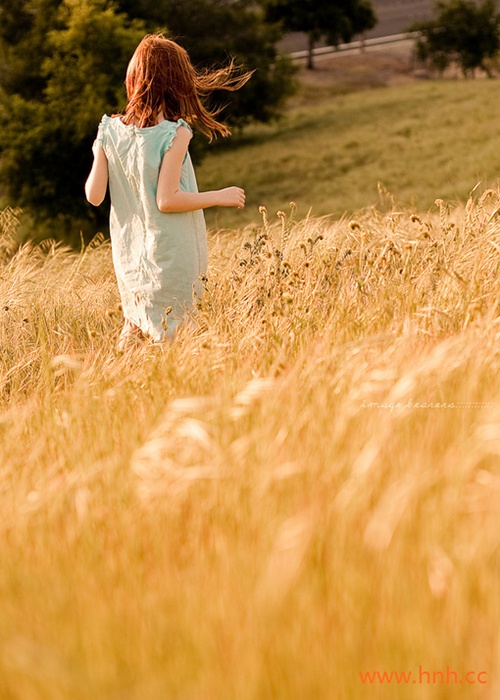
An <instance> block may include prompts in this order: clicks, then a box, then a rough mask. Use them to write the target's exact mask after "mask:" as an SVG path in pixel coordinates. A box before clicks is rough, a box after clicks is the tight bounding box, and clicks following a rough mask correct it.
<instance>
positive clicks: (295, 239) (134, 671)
mask: <svg viewBox="0 0 500 700" xmlns="http://www.w3.org/2000/svg"><path fill="white" fill-rule="evenodd" d="M384 196H387V195H384ZM439 205H440V213H439V214H438V213H436V214H428V215H417V214H416V213H414V212H411V211H408V210H404V211H399V210H398V209H397V207H396V206H395V205H394V206H389V211H387V212H385V213H382V212H381V211H378V210H376V209H370V210H367V211H362V212H359V213H358V214H357V215H356V216H355V217H353V218H352V219H343V220H341V221H331V220H328V219H309V218H305V219H302V220H299V221H298V222H295V221H294V220H293V219H294V212H293V210H292V212H291V213H290V212H288V213H286V214H285V213H280V215H279V217H278V218H277V219H276V218H275V217H274V216H273V217H272V219H273V222H274V223H271V224H270V223H269V222H268V221H267V214H266V212H265V211H264V212H263V216H264V220H263V223H262V225H259V226H256V227H253V228H252V227H249V228H247V229H245V230H244V231H241V232H235V231H219V232H216V233H212V234H211V236H210V266H209V271H208V275H207V279H206V280H205V281H204V285H205V294H204V297H203V300H202V302H201V304H200V309H199V311H198V314H197V315H196V316H195V317H194V319H193V321H194V322H193V323H192V324H191V325H186V326H185V327H184V328H183V329H182V331H181V332H180V334H179V337H178V339H177V341H176V342H175V343H173V344H171V345H168V346H165V347H158V346H154V345H149V344H147V343H145V344H143V345H142V346H139V347H137V348H135V349H131V350H130V351H129V352H127V353H125V354H122V355H120V354H117V352H116V350H115V346H116V340H117V336H118V333H119V330H120V325H121V312H120V309H119V306H118V294H117V288H116V284H115V280H114V276H113V271H112V263H111V256H110V248H109V244H108V243H107V242H104V241H103V240H102V239H101V238H100V237H97V238H96V239H95V240H94V242H93V243H92V244H91V245H90V246H89V247H87V248H86V249H84V250H82V251H81V252H80V253H76V252H74V251H71V250H69V249H67V248H64V247H62V246H60V245H57V244H55V243H51V242H48V243H44V244H43V245H42V246H34V245H30V244H28V245H24V246H23V247H21V248H18V249H17V248H16V245H15V227H16V216H17V213H16V212H12V211H5V212H3V214H2V219H1V222H0V223H1V226H2V231H3V234H2V247H1V256H2V264H1V271H0V297H1V307H0V309H1V310H0V313H1V314H2V324H1V326H0V347H1V384H0V402H1V413H0V441H1V453H0V503H1V513H2V517H1V520H0V552H1V562H2V563H1V567H0V697H1V698H2V700H14V699H15V700H42V699H43V700H48V699H50V700H88V699H89V698H99V699H100V700H101V699H108V698H109V699H113V700H114V699H115V698H120V700H144V699H147V700H165V699H167V698H168V699H170V698H182V699H183V700H188V699H189V700H198V699H202V700H209V699H210V700H212V699H213V700H226V699H228V700H229V699H236V700H250V699H251V700H254V699H258V700H261V699H263V700H264V699H267V698H279V699H283V700H285V699H286V700H290V699H295V698H297V699H300V700H302V699H309V698H315V699H319V698H324V699H325V700H326V699H328V700H330V699H335V700H337V699H339V700H344V699H345V700H351V699H356V698H362V697H367V698H375V699H378V698H387V697H391V698H398V699H399V698H412V699H413V698H415V699H416V698H418V699H419V700H427V699H431V698H432V699H433V700H434V699H435V698H439V699H441V698H453V699H455V698H458V699H460V698H467V699H470V698H487V699H488V700H494V699H495V698H497V697H498V696H499V694H500V685H499V677H498V670H499V667H500V663H499V662H500V644H499V637H498V627H499V622H500V576H499V573H500V528H499V526H498V523H499V515H498V514H499V509H500V469H499V455H500V402H499V400H498V390H499V385H500V380H499V366H500V351H499V339H500V283H499V277H498V271H499V260H500V220H499V211H500V193H499V192H497V191H494V192H492V191H489V192H486V193H484V194H483V195H482V196H481V197H475V198H474V197H471V199H470V200H469V202H468V203H467V205H466V206H463V207H462V206H458V207H456V208H452V209H451V211H448V207H447V205H446V204H445V203H442V202H441V203H439ZM447 666H448V667H451V668H452V669H454V670H455V671H457V672H458V673H465V672H468V671H472V672H474V673H476V674H477V673H479V672H481V671H485V672H486V673H487V683H485V684H480V683H479V682H477V681H476V682H475V683H474V684H471V683H467V684H451V683H444V684H440V683H439V682H438V683H437V684H434V683H426V682H423V683H420V682H418V683H413V682H411V683H409V684H407V685H404V684H396V683H395V682H394V681H393V683H392V686H391V688H388V687H387V685H386V684H377V683H374V684H369V683H368V684H363V683H362V681H361V679H360V675H359V674H360V672H364V671H375V670H379V671H388V672H390V671H401V670H403V671H405V670H406V671H412V672H414V673H415V676H414V678H417V677H418V676H417V673H418V671H419V667H422V668H424V669H425V670H426V671H430V672H431V673H432V672H439V671H442V670H443V669H444V670H446V668H447ZM424 678H425V677H424ZM438 678H439V677H438ZM482 678H483V679H484V676H483V677H482Z"/></svg>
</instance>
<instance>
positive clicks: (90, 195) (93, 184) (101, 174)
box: [85, 141, 108, 207]
mask: <svg viewBox="0 0 500 700" xmlns="http://www.w3.org/2000/svg"><path fill="white" fill-rule="evenodd" d="M92 153H93V154H94V162H93V164H92V170H91V171H90V175H89V176H88V178H87V182H86V183H85V195H86V197H87V199H88V201H89V202H90V203H91V204H93V205H94V206H95V207H98V206H99V204H101V203H102V201H103V199H104V197H105V196H106V190H107V189H108V159H107V158H106V154H105V153H104V150H103V148H102V146H101V145H100V144H99V143H98V142H97V141H94V145H93V146H92Z"/></svg>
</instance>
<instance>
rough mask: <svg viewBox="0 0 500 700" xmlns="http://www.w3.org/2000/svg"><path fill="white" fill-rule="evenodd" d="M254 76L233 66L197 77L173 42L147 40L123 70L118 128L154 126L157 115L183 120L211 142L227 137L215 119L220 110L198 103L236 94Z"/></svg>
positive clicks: (160, 36) (150, 37)
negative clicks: (222, 93)
mask: <svg viewBox="0 0 500 700" xmlns="http://www.w3.org/2000/svg"><path fill="white" fill-rule="evenodd" d="M253 72H254V71H248V72H245V73H243V74H242V73H241V71H239V70H238V69H237V68H236V67H235V65H234V61H231V62H230V63H229V65H228V66H226V67H224V68H221V69H219V70H202V71H198V70H196V69H195V68H194V66H193V65H192V63H191V61H190V58H189V56H188V53H187V51H186V50H185V49H183V48H182V47H181V46H179V44H176V43H175V41H172V40H170V39H167V38H166V37H165V36H163V34H159V33H158V34H147V35H146V36H145V37H144V39H143V40H142V41H141V42H140V44H139V45H138V47H137V48H136V50H135V51H134V54H133V56H132V58H131V59H130V62H129V64H128V68H127V77H126V79H125V87H126V89H127V99H128V103H127V106H126V108H125V114H124V116H123V122H124V123H125V124H135V125H136V126H139V127H147V126H154V125H155V124H156V123H157V121H158V117H159V116H160V115H163V116H164V118H165V119H169V120H172V121H176V120H177V119H179V118H181V117H182V118H183V119H185V120H186V121H187V122H188V123H189V124H191V125H192V126H193V127H194V128H196V129H198V130H199V131H201V132H202V133H204V134H205V135H206V136H208V137H209V138H210V140H212V139H213V138H214V136H217V135H220V136H229V134H230V133H231V132H230V131H229V129H228V127H227V126H226V125H225V124H223V123H221V122H219V121H217V119H215V116H216V115H217V113H218V111H220V110H210V109H208V108H207V107H205V105H204V104H203V102H202V100H203V98H204V97H207V96H208V95H209V94H210V93H211V92H213V91H214V90H230V91H234V90H238V89H239V88H240V87H242V85H244V84H245V83H246V82H247V81H248V80H249V79H250V77H251V75H252V73H253Z"/></svg>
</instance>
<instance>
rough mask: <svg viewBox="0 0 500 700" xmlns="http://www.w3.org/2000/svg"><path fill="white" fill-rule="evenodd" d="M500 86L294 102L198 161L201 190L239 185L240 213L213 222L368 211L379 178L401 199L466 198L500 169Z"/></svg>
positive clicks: (430, 84) (406, 89) (429, 87)
mask: <svg viewBox="0 0 500 700" xmlns="http://www.w3.org/2000/svg"><path fill="white" fill-rule="evenodd" d="M499 107H500V88H499V85H498V84H497V83H496V82H492V81H490V80H471V81H463V80H447V81H426V82H413V83H410V84H406V85H399V86H394V87H384V88H379V89H372V90H364V91H361V92H354V93H351V94H347V95H340V96H335V97H327V98H325V97H324V95H322V94H321V93H318V99H317V101H315V102H313V101H312V100H311V101H310V104H309V105H308V106H307V107H305V106H300V107H295V108H293V109H290V110H289V111H288V113H287V115H286V117H285V118H284V119H282V120H281V121H280V122H279V123H276V124H274V125H272V126H258V127H253V128H252V129H250V130H248V132H246V133H245V135H244V136H243V137H240V138H234V139H233V140H232V142H231V144H229V143H228V144H227V145H226V144H222V145H221V146H219V147H217V148H216V149H214V151H213V152H212V153H211V154H210V155H209V156H208V157H207V158H206V160H205V161H204V162H203V163H202V164H201V167H199V168H198V180H199V185H200V188H203V189H212V188H216V187H222V186H225V185H229V184H237V185H240V186H242V187H244V188H245V189H246V191H247V208H246V210H245V211H244V212H235V211H229V210H226V211H223V210H219V211H218V212H208V216H207V219H208V223H209V225H211V226H218V227H225V226H235V225H242V224H246V223H249V222H252V221H254V220H257V219H258V217H259V214H258V206H259V205H261V204H265V205H266V206H267V207H268V209H269V211H270V212H275V211H276V210H278V209H283V208H284V207H286V205H287V204H288V202H289V201H290V200H294V201H296V202H297V204H298V207H299V215H300V214H305V213H306V212H307V211H308V210H309V209H310V208H312V212H313V214H315V215H323V214H333V215H334V216H336V217H338V216H340V215H342V214H343V213H344V212H345V211H353V210H356V209H359V208H364V207H366V206H368V205H370V204H371V203H373V202H375V201H376V200H377V197H378V192H377V183H378V182H379V181H381V182H382V183H383V184H384V185H385V187H386V188H387V189H389V190H390V191H391V192H392V193H393V194H394V195H395V197H396V199H397V201H398V202H401V203H402V204H405V205H409V206H412V205H414V206H415V207H417V208H418V209H428V208H429V207H431V206H432V205H433V202H434V199H435V198H436V196H439V197H443V198H444V199H448V200H449V199H452V200H454V199H460V200H462V199H464V198H466V197H467V194H468V193H469V191H470V190H471V189H472V188H473V187H474V186H475V185H476V184H477V182H479V181H481V182H482V183H483V185H484V186H491V185H492V184H494V183H495V181H496V180H497V177H498V174H499V173H500V136H499V132H498V112H499Z"/></svg>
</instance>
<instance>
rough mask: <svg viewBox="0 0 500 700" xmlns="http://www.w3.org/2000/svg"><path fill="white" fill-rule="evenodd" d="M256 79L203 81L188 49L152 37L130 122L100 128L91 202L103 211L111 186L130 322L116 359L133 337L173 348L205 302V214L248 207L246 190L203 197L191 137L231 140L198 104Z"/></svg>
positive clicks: (139, 58) (141, 56) (142, 57)
mask: <svg viewBox="0 0 500 700" xmlns="http://www.w3.org/2000/svg"><path fill="white" fill-rule="evenodd" d="M250 76H251V72H249V73H245V74H244V75H239V76H237V75H235V74H234V66H233V64H232V63H231V64H230V65H229V66H228V67H227V68H223V69H221V70H218V71H212V72H209V71H206V72H197V71H196V70H195V69H194V68H193V66H192V64H191V62H190V60H189V57H188V54H187V52H186V51H185V50H184V49H183V48H181V47H180V46H179V45H178V44H176V43H175V42H174V41H171V40H169V39H166V38H165V37H164V36H163V35H162V34H150V35H147V36H146V37H144V39H143V40H142V41H141V43H140V44H139V46H138V47H137V49H136V50H135V52H134V55H133V56H132V59H131V61H130V63H129V65H128V68H127V76H126V81H125V86H126V89H127V99H128V103H127V106H126V109H125V113H124V114H123V115H114V116H113V117H108V116H107V115H104V116H103V118H102V120H101V123H100V124H99V129H98V132H97V138H96V140H95V142H94V145H93V147H92V151H93V154H94V162H93V165H92V170H91V171H90V175H89V177H88V179H87V182H86V184H85V193H86V196H87V199H88V201H89V202H90V203H91V204H93V205H95V206H98V205H99V204H101V202H102V201H103V199H104V197H105V194H106V189H107V186H108V179H109V189H110V196H111V214H110V235H111V245H112V251H113V264H114V268H115V272H116V278H117V282H118V288H119V292H120V297H121V301H122V307H123V314H124V317H125V323H124V326H123V330H122V333H121V336H120V342H119V349H122V350H123V349H124V348H125V346H126V345H127V342H128V341H129V340H130V339H132V338H134V337H143V336H149V337H151V338H152V339H153V340H154V341H157V342H158V341H162V340H165V339H167V338H169V339H171V338H173V336H174V332H175V330H176V328H177V326H178V324H179V323H180V322H181V321H182V319H183V318H184V316H185V313H186V311H188V309H189V307H190V306H191V305H192V304H193V301H194V299H193V296H194V294H195V295H196V296H198V297H201V294H202V289H201V284H200V281H199V276H200V275H202V274H204V273H205V271H206V265H207V240H206V228H205V220H204V217H203V211H202V210H203V209H205V208H206V207H213V206H222V207H236V208H237V209H243V207H244V206H245V192H244V191H243V190H242V189H241V188H240V187H226V188H224V189H221V190H215V191H211V192H198V188H197V185H196V179H195V175H194V170H193V166H192V163H191V158H190V156H189V152H188V145H189V141H190V139H191V137H192V128H196V129H198V130H200V131H201V132H203V133H204V134H205V135H207V136H208V137H209V138H210V140H212V138H213V137H214V136H217V135H221V136H228V135H229V133H230V132H229V129H228V128H227V127H226V126H225V125H224V124H222V123H220V122H219V121H217V120H216V119H215V114H216V113H215V112H213V111H210V110H209V109H207V108H206V107H205V106H204V105H203V103H202V101H201V99H200V98H201V97H203V96H205V95H208V94H210V93H211V92H212V91H213V90H215V89H224V90H237V89H238V88H240V87H241V86H242V85H244V84H245V83H246V82H247V80H248V79H249V78H250Z"/></svg>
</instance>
